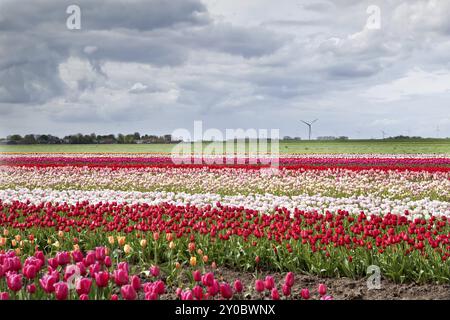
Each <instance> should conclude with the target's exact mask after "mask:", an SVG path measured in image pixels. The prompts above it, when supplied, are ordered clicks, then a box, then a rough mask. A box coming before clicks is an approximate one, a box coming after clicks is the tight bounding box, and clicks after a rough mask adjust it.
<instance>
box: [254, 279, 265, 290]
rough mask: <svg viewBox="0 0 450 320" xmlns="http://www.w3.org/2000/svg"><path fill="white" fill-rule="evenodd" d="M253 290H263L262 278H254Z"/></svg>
mask: <svg viewBox="0 0 450 320" xmlns="http://www.w3.org/2000/svg"><path fill="white" fill-rule="evenodd" d="M255 290H256V291H257V292H259V293H261V292H263V291H264V281H262V280H259V279H258V280H256V281H255Z"/></svg>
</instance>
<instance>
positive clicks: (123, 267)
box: [117, 261, 130, 273]
mask: <svg viewBox="0 0 450 320" xmlns="http://www.w3.org/2000/svg"><path fill="white" fill-rule="evenodd" d="M117 269H119V270H124V271H126V273H128V272H130V268H129V266H128V263H127V262H125V261H123V262H119V264H118V265H117Z"/></svg>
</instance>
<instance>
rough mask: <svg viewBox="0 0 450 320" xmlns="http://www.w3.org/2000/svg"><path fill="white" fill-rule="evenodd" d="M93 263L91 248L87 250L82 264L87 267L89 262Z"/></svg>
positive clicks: (93, 257)
mask: <svg viewBox="0 0 450 320" xmlns="http://www.w3.org/2000/svg"><path fill="white" fill-rule="evenodd" d="M94 263H95V252H94V251H92V250H89V251H88V252H87V253H86V257H85V258H84V265H85V266H86V268H87V267H89V266H90V265H91V264H94Z"/></svg>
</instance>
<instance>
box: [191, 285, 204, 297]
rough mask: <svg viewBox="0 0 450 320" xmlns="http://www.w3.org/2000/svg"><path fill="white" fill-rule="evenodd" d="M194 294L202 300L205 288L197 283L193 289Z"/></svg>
mask: <svg viewBox="0 0 450 320" xmlns="http://www.w3.org/2000/svg"><path fill="white" fill-rule="evenodd" d="M192 295H193V296H194V298H195V299H197V300H202V298H203V288H202V287H200V286H199V285H196V286H195V287H194V288H193V289H192Z"/></svg>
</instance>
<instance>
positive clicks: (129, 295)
mask: <svg viewBox="0 0 450 320" xmlns="http://www.w3.org/2000/svg"><path fill="white" fill-rule="evenodd" d="M120 293H121V294H122V298H124V299H125V300H136V298H137V294H136V290H134V288H133V286H131V285H129V284H126V285H124V286H122V287H121V288H120Z"/></svg>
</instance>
